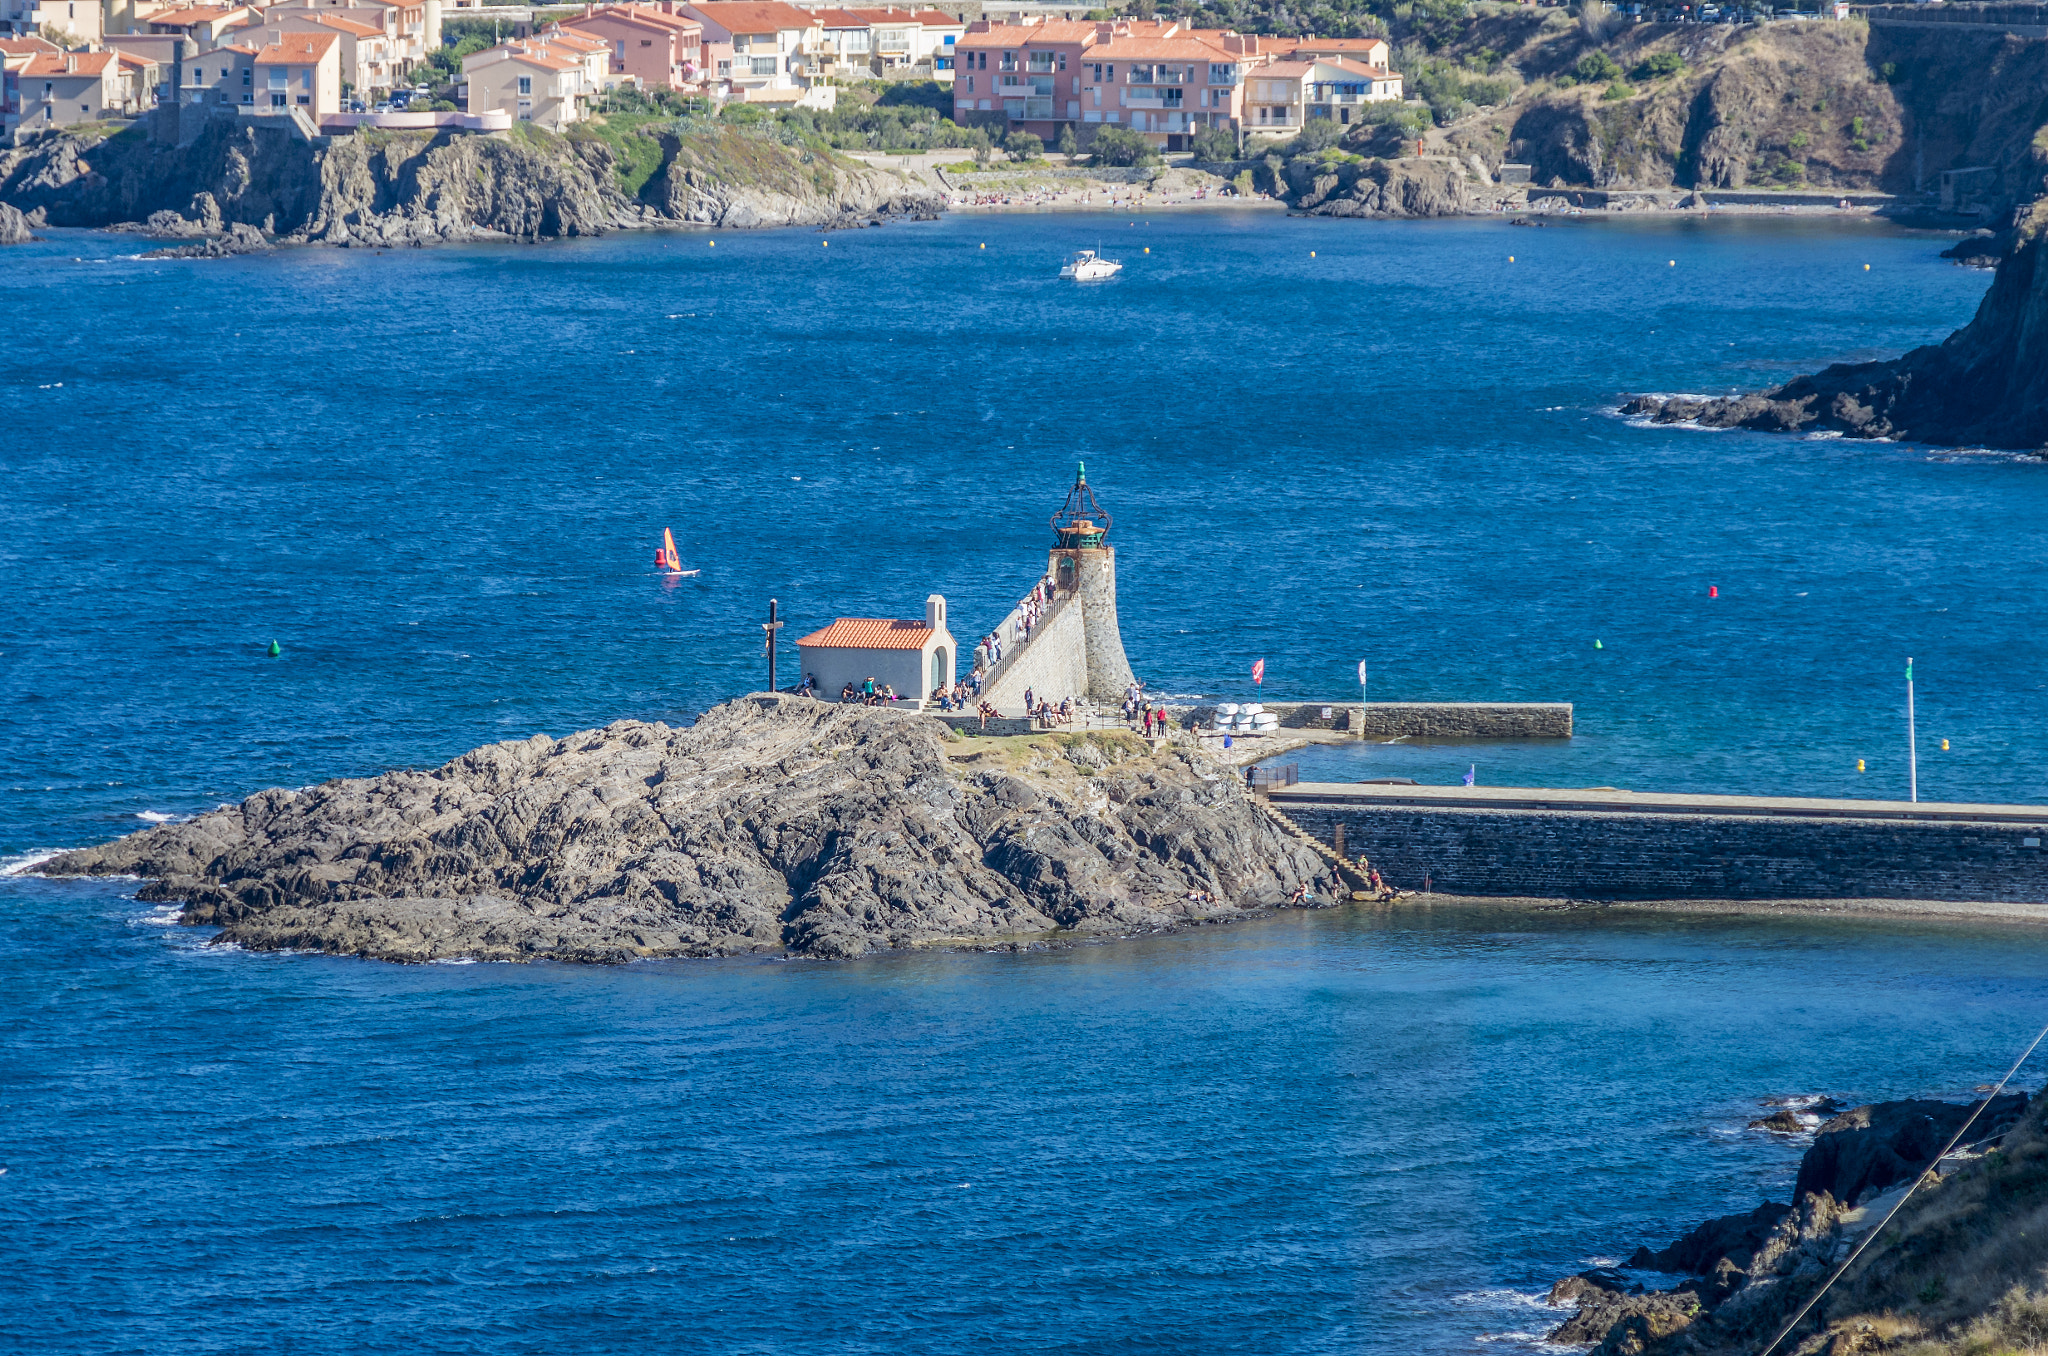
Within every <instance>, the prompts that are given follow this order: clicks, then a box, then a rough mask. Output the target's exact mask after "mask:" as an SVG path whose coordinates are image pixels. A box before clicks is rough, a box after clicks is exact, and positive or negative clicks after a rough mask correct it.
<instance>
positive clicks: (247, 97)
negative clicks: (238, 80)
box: [242, 90, 256, 104]
mask: <svg viewBox="0 0 2048 1356" xmlns="http://www.w3.org/2000/svg"><path fill="white" fill-rule="evenodd" d="M242 102H243V103H245V104H253V103H255V102H256V96H255V95H254V94H251V93H250V92H249V91H248V90H243V91H242Z"/></svg>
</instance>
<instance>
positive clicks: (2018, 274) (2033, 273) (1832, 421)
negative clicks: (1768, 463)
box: [1622, 201, 2048, 450]
mask: <svg viewBox="0 0 2048 1356" xmlns="http://www.w3.org/2000/svg"><path fill="white" fill-rule="evenodd" d="M2044 234H2048V201H2044V202H2039V203H2036V204H2035V205H2034V206H2033V207H2032V208H2030V209H2029V210H2028V211H2027V212H2026V213H2025V214H2024V215H2023V216H2022V217H2021V219H2020V221H2019V224H2018V226H2017V227H2016V229H2015V231H2014V235H2013V244H2012V247H2011V249H2010V251H2009V252H2008V253H2007V254H2006V255H2005V256H2004V257H2003V258H2002V259H2000V260H1999V262H1998V268H1997V271H1996V272H1995V273H1994V274H1993V276H1992V279H1991V288H1990V290H1989V291H1987V292H1986V293H1985V294H1984V299H1983V301H1982V302H1980V303H1979V304H1978V306H1977V314H1976V316H1975V318H1973V319H1972V320H1971V321H1970V323H1969V324H1967V325H1965V326H1963V328H1961V329H1959V330H1957V331H1956V332H1955V333H1954V334H1951V335H1950V336H1949V337H1948V338H1947V339H1944V340H1943V341H1942V342H1941V343H1939V344H1929V345H1926V346H1925V347H1922V348H1916V349H1914V350H1912V351H1911V352H1909V353H1907V354H1905V355H1904V356H1903V357H1899V358H1893V359H1889V360H1887V361H1883V362H1869V363H1837V364H1835V365H1834V366H1833V367H1829V368H1827V369H1825V370H1823V371H1821V372H1819V373H1816V374H1814V375H1812V376H1805V377H1798V378H1795V379H1794V380H1792V381H1789V382H1787V383H1785V384H1784V385H1783V386H1780V387H1778V388H1776V389H1775V390H1770V391H1763V392H1758V393H1752V394H1749V395H1739V396H1728V397H1722V398H1710V397H1698V396H1675V397H1674V396H1639V397H1637V398H1636V399H1634V400H1631V401H1629V402H1628V403H1627V404H1626V405H1624V406H1623V407H1622V410H1623V413H1625V414H1630V415H1638V416H1646V417H1648V418H1650V419H1652V420H1654V421H1656V422H1658V423H1667V424H1668V423H1695V424H1700V425H1703V426H1705V427H1708V428H1750V429H1760V430H1763V431H1765V432H1770V433H1815V432H1833V433H1839V434H1843V435H1845V436H1847V437H1851V438H1892V439H1901V440H1906V441H1911V442H1924V443H1936V444H1941V445H1944V446H1951V447H1955V446H1984V447H2003V448H2018V449H2026V450H2036V449H2040V448H2043V447H2048V269H2043V268H2042V266H2041V257H2042V248H2043V247H2042V237H2043V235H2044Z"/></svg>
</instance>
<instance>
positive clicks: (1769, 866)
mask: <svg viewBox="0 0 2048 1356" xmlns="http://www.w3.org/2000/svg"><path fill="white" fill-rule="evenodd" d="M1270 800H1271V803H1272V805H1273V808H1274V809H1276V810H1277V811H1279V812H1280V813H1282V814H1284V815H1286V816H1287V817H1288V819H1289V820H1290V821H1292V822H1293V823H1294V825H1295V826H1296V827H1297V828H1299V829H1301V831H1302V832H1304V833H1306V834H1307V835H1309V836H1310V837H1312V838H1314V839H1316V840H1317V841H1319V842H1323V843H1331V842H1334V841H1335V835H1336V833H1337V830H1338V828H1339V827H1340V826H1341V827H1342V829H1343V832H1344V840H1345V842H1346V843H1347V844H1350V845H1351V846H1352V848H1353V850H1363V851H1365V852H1366V853H1368V854H1369V855H1370V856H1371V857H1372V860H1373V864H1374V865H1375V866H1377V867H1378V868H1379V869H1380V871H1381V872H1382V873H1383V874H1384V875H1385V877H1386V879H1387V881H1388V882H1389V883H1390V884H1393V885H1396V886H1398V887H1400V888H1402V889H1421V888H1422V887H1423V883H1424V881H1425V879H1427V880H1428V881H1429V882H1430V884H1431V887H1432V888H1433V889H1435V890H1437V891H1440V892H1443V893H1448V894H1460V895H1481V896H1485V895H1492V896H1522V897H1538V898H1551V899H1583V900H1617V901H1618V900H1688V899H1691V900H1701V899H1710V900H1738V899H1749V900H1784V899H1909V900H1953V901H1976V902H2004V903H2020V904H2028V903H2039V902H2042V901H2048V852H2044V851H2043V850H2042V847H2041V844H2042V842H2043V841H2044V836H2048V807H2029V806H1938V805H1934V804H1930V803H1925V802H1923V803H1921V804H1919V805H1914V806H1907V805H1902V804H1899V803H1897V802H1886V801H1864V802H1857V801H1802V800H1794V799H1783V800H1773V799H1770V798H1766V797H1745V796H1663V797H1660V796H1655V795H1652V794H1649V793H1636V792H1628V791H1606V790H1594V791H1565V790H1541V789H1534V788H1510V787H1476V788H1471V789H1464V788H1457V787H1434V786H1432V787H1380V786H1344V785H1334V784H1321V785H1318V784H1313V783H1304V784H1302V785H1299V786H1292V787H1287V788H1285V789H1283V790H1276V791H1274V792H1272V793H1271V797H1270Z"/></svg>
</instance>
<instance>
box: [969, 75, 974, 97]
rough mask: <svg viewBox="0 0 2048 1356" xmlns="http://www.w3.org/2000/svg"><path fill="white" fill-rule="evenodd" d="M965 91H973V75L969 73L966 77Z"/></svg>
mask: <svg viewBox="0 0 2048 1356" xmlns="http://www.w3.org/2000/svg"><path fill="white" fill-rule="evenodd" d="M967 92H968V93H969V94H972V93H974V77H973V76H971V75H970V76H968V77H967Z"/></svg>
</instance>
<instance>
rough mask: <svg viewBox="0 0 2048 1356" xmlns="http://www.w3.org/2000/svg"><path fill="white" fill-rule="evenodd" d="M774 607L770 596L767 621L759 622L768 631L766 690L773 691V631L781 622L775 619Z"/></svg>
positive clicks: (775, 630)
mask: <svg viewBox="0 0 2048 1356" xmlns="http://www.w3.org/2000/svg"><path fill="white" fill-rule="evenodd" d="M775 607H776V604H775V600H774V599H773V598H770V599H769V600H768V620H767V621H765V622H762V623H761V629H762V630H763V631H766V632H767V633H768V639H767V644H766V648H767V651H768V690H769V691H770V692H773V691H775V690H776V688H775V633H776V632H777V631H780V630H781V629H782V623H781V622H780V621H778V620H777V619H776V616H775Z"/></svg>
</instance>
